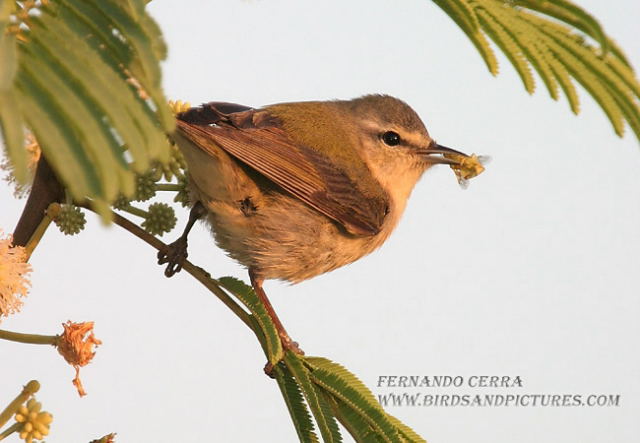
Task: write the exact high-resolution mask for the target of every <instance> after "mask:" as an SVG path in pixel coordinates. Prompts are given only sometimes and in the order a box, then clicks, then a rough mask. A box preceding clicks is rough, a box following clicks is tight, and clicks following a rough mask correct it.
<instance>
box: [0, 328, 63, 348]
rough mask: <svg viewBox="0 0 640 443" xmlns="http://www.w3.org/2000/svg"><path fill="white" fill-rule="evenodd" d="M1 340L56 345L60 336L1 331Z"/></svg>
mask: <svg viewBox="0 0 640 443" xmlns="http://www.w3.org/2000/svg"><path fill="white" fill-rule="evenodd" d="M0 339H3V340H9V341H15V342H18V343H28V344H32V345H54V346H55V345H56V344H58V339H59V336H57V335H40V334H23V333H21V332H12V331H6V330H4V329H0Z"/></svg>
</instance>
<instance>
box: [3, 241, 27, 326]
mask: <svg viewBox="0 0 640 443" xmlns="http://www.w3.org/2000/svg"><path fill="white" fill-rule="evenodd" d="M26 261H27V253H26V251H25V250H24V248H23V247H21V246H13V237H12V236H11V235H9V236H8V237H4V233H3V232H2V231H0V317H2V316H5V317H8V316H9V314H13V313H14V312H17V311H19V310H20V307H21V306H22V301H21V300H20V298H18V297H26V295H27V292H28V291H29V289H28V288H29V286H31V283H30V282H29V280H28V279H27V277H26V276H27V274H28V273H29V272H31V265H29V264H28V263H26Z"/></svg>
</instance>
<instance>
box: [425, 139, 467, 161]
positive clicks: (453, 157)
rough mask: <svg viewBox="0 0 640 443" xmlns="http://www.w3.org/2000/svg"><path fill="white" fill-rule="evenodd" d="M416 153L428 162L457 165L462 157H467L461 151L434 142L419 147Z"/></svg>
mask: <svg viewBox="0 0 640 443" xmlns="http://www.w3.org/2000/svg"><path fill="white" fill-rule="evenodd" d="M418 154H420V155H421V156H422V158H423V159H424V160H425V161H427V162H429V163H432V164H444V165H459V164H460V162H461V161H462V160H463V159H464V158H467V157H469V156H468V155H467V154H465V153H463V152H460V151H456V150H455V149H451V148H447V147H446V146H442V145H439V144H437V143H435V142H434V143H431V145H429V147H427V148H424V149H419V150H418Z"/></svg>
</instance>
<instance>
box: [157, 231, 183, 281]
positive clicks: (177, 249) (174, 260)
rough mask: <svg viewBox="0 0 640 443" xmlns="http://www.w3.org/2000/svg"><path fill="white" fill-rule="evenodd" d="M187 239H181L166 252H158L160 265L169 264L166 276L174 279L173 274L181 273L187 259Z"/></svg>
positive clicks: (165, 271)
mask: <svg viewBox="0 0 640 443" xmlns="http://www.w3.org/2000/svg"><path fill="white" fill-rule="evenodd" d="M188 255H189V254H188V253H187V239H186V238H185V237H180V238H179V239H177V240H176V241H174V242H173V243H171V244H170V245H169V246H168V247H167V249H166V250H164V251H159V252H158V264H159V265H164V264H165V263H166V264H167V267H166V268H165V270H164V275H166V276H167V277H172V276H173V274H175V273H177V272H180V270H181V269H182V265H183V264H184V261H185V260H186V259H187V256H188Z"/></svg>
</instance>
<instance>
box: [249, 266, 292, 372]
mask: <svg viewBox="0 0 640 443" xmlns="http://www.w3.org/2000/svg"><path fill="white" fill-rule="evenodd" d="M249 278H250V279H251V285H252V286H253V290H254V291H256V294H257V295H258V298H259V299H260V301H261V302H262V304H263V305H264V307H265V309H266V310H267V313H268V314H269V317H271V320H272V321H273V324H274V325H275V327H276V329H277V330H278V335H279V336H280V341H281V342H282V347H283V348H285V349H287V350H289V351H291V352H294V353H296V354H299V355H304V352H303V351H302V349H300V347H299V346H298V343H296V342H295V341H293V340H292V339H291V337H289V334H287V330H286V329H285V328H284V326H282V323H281V322H280V319H279V318H278V315H277V314H276V311H275V310H274V309H273V306H271V302H270V301H269V299H268V298H267V294H265V292H264V289H262V282H263V279H262V278H261V277H258V276H257V274H256V272H255V270H254V269H252V268H249ZM267 366H269V365H267ZM265 372H267V368H265Z"/></svg>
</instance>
